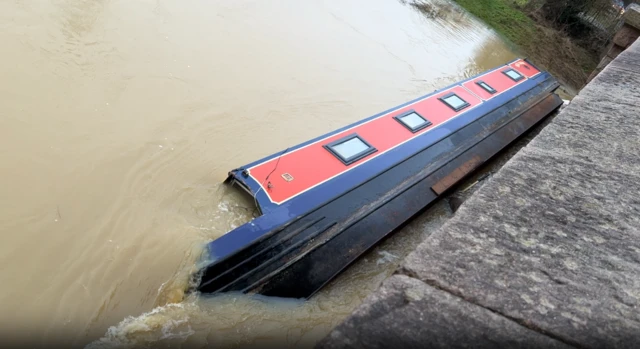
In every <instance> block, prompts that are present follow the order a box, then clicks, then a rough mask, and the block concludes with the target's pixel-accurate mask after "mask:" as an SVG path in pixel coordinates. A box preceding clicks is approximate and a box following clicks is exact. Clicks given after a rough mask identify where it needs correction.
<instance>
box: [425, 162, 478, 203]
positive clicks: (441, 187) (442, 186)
mask: <svg viewBox="0 0 640 349" xmlns="http://www.w3.org/2000/svg"><path fill="white" fill-rule="evenodd" d="M480 164H482V159H481V158H480V156H478V155H476V156H474V157H472V158H471V159H469V160H468V161H467V162H465V163H464V164H462V165H461V166H460V167H458V168H456V169H455V170H453V171H451V173H449V174H448V175H446V176H445V177H444V178H442V179H441V180H439V181H438V183H436V184H434V185H433V186H432V187H431V190H433V192H434V193H436V194H437V195H442V193H444V192H445V191H447V190H448V189H449V188H451V187H452V186H454V185H455V184H456V183H458V181H459V180H461V179H462V178H464V177H465V176H466V175H468V174H469V173H471V172H472V171H473V170H475V169H476V168H477V167H478V166H480Z"/></svg>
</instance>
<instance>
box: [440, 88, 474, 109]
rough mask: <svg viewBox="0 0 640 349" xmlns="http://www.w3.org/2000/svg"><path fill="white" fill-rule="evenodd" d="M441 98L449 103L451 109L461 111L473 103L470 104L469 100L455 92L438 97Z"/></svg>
mask: <svg viewBox="0 0 640 349" xmlns="http://www.w3.org/2000/svg"><path fill="white" fill-rule="evenodd" d="M438 99H439V100H441V101H443V102H444V103H445V104H446V105H448V106H449V107H451V109H453V110H455V111H460V110H462V109H464V108H466V107H468V106H470V105H471V104H469V102H467V101H465V100H464V99H462V98H460V96H458V95H457V94H455V93H453V92H452V93H449V94H447V95H444V96H442V97H440V98H438Z"/></svg>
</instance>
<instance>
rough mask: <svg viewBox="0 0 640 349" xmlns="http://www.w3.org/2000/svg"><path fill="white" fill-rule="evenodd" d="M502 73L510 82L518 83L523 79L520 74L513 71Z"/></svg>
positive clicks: (508, 70)
mask: <svg viewBox="0 0 640 349" xmlns="http://www.w3.org/2000/svg"><path fill="white" fill-rule="evenodd" d="M502 73H503V74H504V75H506V76H508V77H510V78H511V80H513V81H520V80H522V79H524V76H522V74H520V73H518V72H517V71H515V70H513V69H507V70H504V71H503V72H502Z"/></svg>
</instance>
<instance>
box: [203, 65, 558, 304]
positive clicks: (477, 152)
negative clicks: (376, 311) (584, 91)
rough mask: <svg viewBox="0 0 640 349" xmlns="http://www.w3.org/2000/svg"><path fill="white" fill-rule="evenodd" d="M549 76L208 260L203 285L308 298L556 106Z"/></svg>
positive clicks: (220, 289)
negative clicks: (262, 235)
mask: <svg viewBox="0 0 640 349" xmlns="http://www.w3.org/2000/svg"><path fill="white" fill-rule="evenodd" d="M557 87H558V83H557V82H556V80H555V79H553V78H552V77H551V76H549V78H548V79H546V80H545V81H542V82H540V83H539V84H538V85H537V86H536V87H534V88H532V89H530V90H529V91H527V92H524V93H523V94H521V95H520V96H518V97H517V98H515V99H513V100H511V101H509V102H507V103H506V104H504V105H503V106H501V107H500V108H498V109H495V110H493V111H491V112H489V113H487V114H486V115H485V116H483V117H482V118H480V119H478V120H477V121H475V122H473V123H470V124H469V125H467V126H465V127H463V128H462V129H460V130H458V131H456V132H455V133H453V134H451V135H450V136H448V137H447V138H445V139H443V140H441V141H439V142H438V143H436V144H434V145H432V146H430V147H427V148H425V149H423V150H421V151H420V152H418V153H416V154H414V155H413V156H411V157H408V158H407V159H406V160H404V161H403V162H401V163H399V164H397V165H396V166H394V167H391V168H389V169H388V170H386V171H385V172H383V173H381V174H379V175H377V176H376V177H374V178H372V179H371V180H369V181H368V182H366V183H363V184H362V185H360V186H358V187H355V188H353V189H352V190H350V191H349V192H347V193H345V194H343V195H342V196H340V197H338V198H336V199H334V200H332V201H330V202H328V203H326V204H324V205H323V206H321V207H319V208H317V209H315V210H314V211H312V212H309V213H308V214H306V215H304V216H301V217H298V218H297V219H295V220H293V221H292V222H290V223H288V224H287V225H286V226H283V227H281V228H279V229H278V230H276V231H274V232H272V233H270V234H269V235H268V236H266V237H265V238H263V239H260V240H259V241H257V242H255V243H253V244H252V245H250V246H248V247H247V248H245V249H243V250H242V251H240V252H238V253H236V254H234V255H232V256H231V257H229V258H226V259H224V260H221V261H219V262H217V263H214V264H212V265H210V266H208V267H207V268H206V269H205V270H204V273H203V275H202V280H201V282H200V285H199V287H198V290H199V291H201V292H207V293H218V292H228V291H241V292H245V293H259V294H263V295H267V296H277V297H290V298H308V297H310V296H312V295H313V294H314V293H315V292H317V291H318V290H320V289H321V288H322V287H323V286H324V285H325V284H326V283H328V282H329V281H331V280H332V279H333V278H334V277H335V276H337V275H338V274H339V273H340V272H341V271H342V270H344V269H345V268H346V267H347V266H349V265H350V264H351V263H353V262H354V261H355V260H356V259H357V258H358V257H360V256H361V255H362V254H363V253H365V252H366V251H368V250H369V249H371V248H372V247H373V246H375V245H376V244H377V243H378V242H380V241H381V240H382V239H384V238H385V237H387V236H388V235H389V234H390V233H392V232H393V231H394V230H396V229H397V228H398V227H400V226H402V225H403V224H405V223H406V222H407V221H408V220H409V219H411V218H412V217H413V216H415V215H416V214H418V213H420V212H421V211H422V210H424V209H425V208H426V207H427V206H429V205H430V204H431V203H433V202H434V201H435V200H436V199H437V198H438V197H439V196H441V195H443V194H445V193H446V192H447V191H448V190H449V189H450V188H452V187H453V186H454V185H455V184H457V183H458V182H459V181H461V180H462V179H464V178H465V177H466V176H467V175H469V174H470V173H471V172H472V171H473V170H475V169H477V168H478V167H480V166H482V165H483V164H484V163H485V162H486V161H488V160H489V159H491V158H492V157H493V156H494V155H496V154H497V153H499V152H500V151H501V150H502V149H504V148H505V147H506V146H507V145H509V144H510V143H512V142H513V141H515V140H516V139H517V138H518V137H520V136H521V135H522V134H524V133H525V132H526V131H527V130H529V129H530V128H531V127H533V126H535V125H536V124H537V123H538V122H539V121H541V120H542V119H544V117H546V116H547V115H549V114H550V113H551V112H553V111H554V110H555V109H557V108H558V107H559V106H560V105H561V104H562V100H561V99H560V98H559V97H558V96H557V95H555V94H554V93H553V91H554V90H555V89H556V88H557Z"/></svg>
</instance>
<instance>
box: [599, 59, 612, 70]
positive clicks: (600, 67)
mask: <svg viewBox="0 0 640 349" xmlns="http://www.w3.org/2000/svg"><path fill="white" fill-rule="evenodd" d="M611 61H613V59H612V58H609V57H607V56H604V57H603V58H602V60H600V63H598V66H597V67H596V69H600V70H602V69H603V68H604V67H606V66H607V65H609V63H611Z"/></svg>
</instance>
